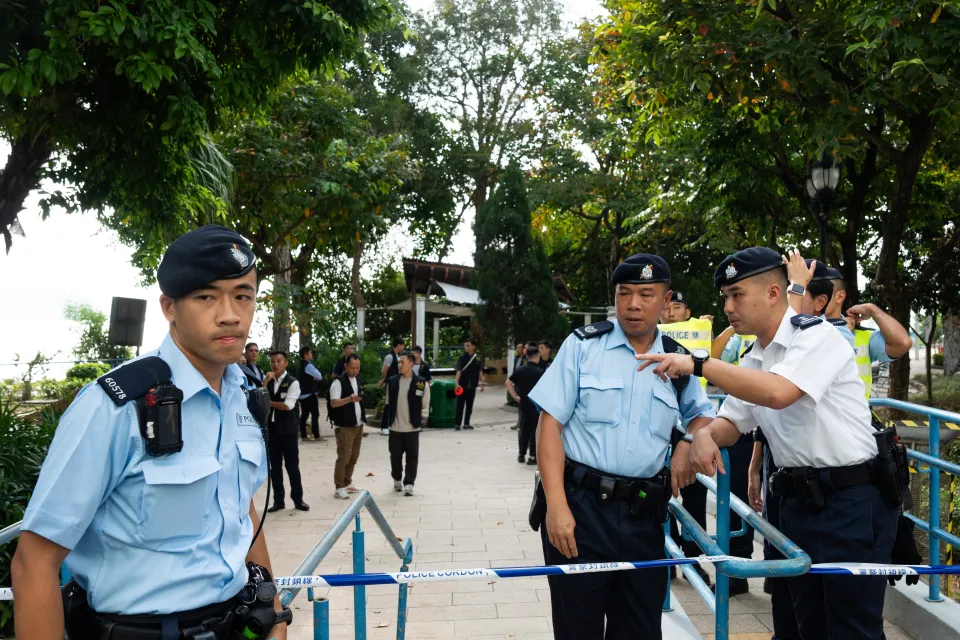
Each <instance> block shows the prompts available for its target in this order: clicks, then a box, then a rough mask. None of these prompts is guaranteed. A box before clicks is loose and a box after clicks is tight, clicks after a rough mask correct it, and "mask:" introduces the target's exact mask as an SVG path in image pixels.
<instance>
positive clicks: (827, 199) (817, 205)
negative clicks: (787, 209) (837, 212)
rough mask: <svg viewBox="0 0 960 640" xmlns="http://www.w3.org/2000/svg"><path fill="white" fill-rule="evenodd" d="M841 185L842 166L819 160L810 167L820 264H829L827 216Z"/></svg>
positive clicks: (828, 160) (809, 192)
mask: <svg viewBox="0 0 960 640" xmlns="http://www.w3.org/2000/svg"><path fill="white" fill-rule="evenodd" d="M839 183H840V166H839V165H836V164H834V163H833V159H831V158H827V159H826V160H818V161H817V162H814V163H813V165H811V167H810V177H808V178H807V195H809V196H810V208H811V209H812V210H813V215H814V217H815V218H816V219H817V227H818V228H819V229H820V262H822V263H824V264H826V262H827V242H828V239H827V216H828V215H829V213H830V204H831V203H832V202H833V192H834V191H835V190H836V189H837V185H838V184H839Z"/></svg>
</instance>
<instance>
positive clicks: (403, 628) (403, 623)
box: [397, 547, 413, 640]
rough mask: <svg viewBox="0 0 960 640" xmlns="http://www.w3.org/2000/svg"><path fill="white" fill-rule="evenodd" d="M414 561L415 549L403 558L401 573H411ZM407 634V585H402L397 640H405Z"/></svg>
mask: <svg viewBox="0 0 960 640" xmlns="http://www.w3.org/2000/svg"><path fill="white" fill-rule="evenodd" d="M411 560H413V547H410V549H409V550H408V551H407V553H406V555H405V556H404V557H403V566H402V567H401V568H400V571H409V570H410V569H409V564H410V561H411ZM406 633H407V585H406V584H401V585H400V597H399V598H398V600H397V640H403V639H404V636H406Z"/></svg>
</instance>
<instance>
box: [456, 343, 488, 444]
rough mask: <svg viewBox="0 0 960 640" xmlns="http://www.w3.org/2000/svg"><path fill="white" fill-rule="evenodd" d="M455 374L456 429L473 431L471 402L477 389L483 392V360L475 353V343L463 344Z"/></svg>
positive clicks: (475, 395) (484, 384)
mask: <svg viewBox="0 0 960 640" xmlns="http://www.w3.org/2000/svg"><path fill="white" fill-rule="evenodd" d="M456 368H457V373H456V382H455V386H454V390H455V391H457V392H459V395H458V396H457V422H456V429H457V431H460V429H473V427H472V426H470V416H471V415H472V414H473V400H474V398H476V397H477V388H479V389H480V391H483V389H484V387H485V386H486V383H485V382H484V381H483V358H481V357H480V354H478V353H477V343H476V342H474V341H473V340H467V341H466V342H464V343H463V354H462V355H461V356H460V358H459V359H458V360H457V367H456Z"/></svg>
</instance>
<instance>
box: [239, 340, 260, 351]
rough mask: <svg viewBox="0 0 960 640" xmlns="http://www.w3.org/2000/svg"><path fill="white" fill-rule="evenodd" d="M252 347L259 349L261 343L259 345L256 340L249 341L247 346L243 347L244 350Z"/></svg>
mask: <svg viewBox="0 0 960 640" xmlns="http://www.w3.org/2000/svg"><path fill="white" fill-rule="evenodd" d="M250 347H256V348H257V349H259V348H260V345H258V344H257V343H256V342H248V343H247V346H245V347H244V348H243V350H244V351H246V350H247V349H249V348H250Z"/></svg>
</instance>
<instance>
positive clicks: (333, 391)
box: [330, 376, 363, 424]
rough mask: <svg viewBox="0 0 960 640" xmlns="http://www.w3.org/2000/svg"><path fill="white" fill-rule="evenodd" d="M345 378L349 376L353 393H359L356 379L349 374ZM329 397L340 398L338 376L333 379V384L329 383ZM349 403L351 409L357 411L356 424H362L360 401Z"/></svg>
mask: <svg viewBox="0 0 960 640" xmlns="http://www.w3.org/2000/svg"><path fill="white" fill-rule="evenodd" d="M347 378H349V380H350V388H351V389H352V390H353V393H354V394H356V395H360V388H359V387H358V386H357V379H356V378H350V376H347ZM330 398H331V399H333V400H339V399H340V379H339V378H337V379H336V380H334V381H333V384H331V385H330ZM350 404H352V405H353V410H354V411H356V412H357V424H363V415H362V414H361V412H360V403H359V402H351V403H350Z"/></svg>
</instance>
